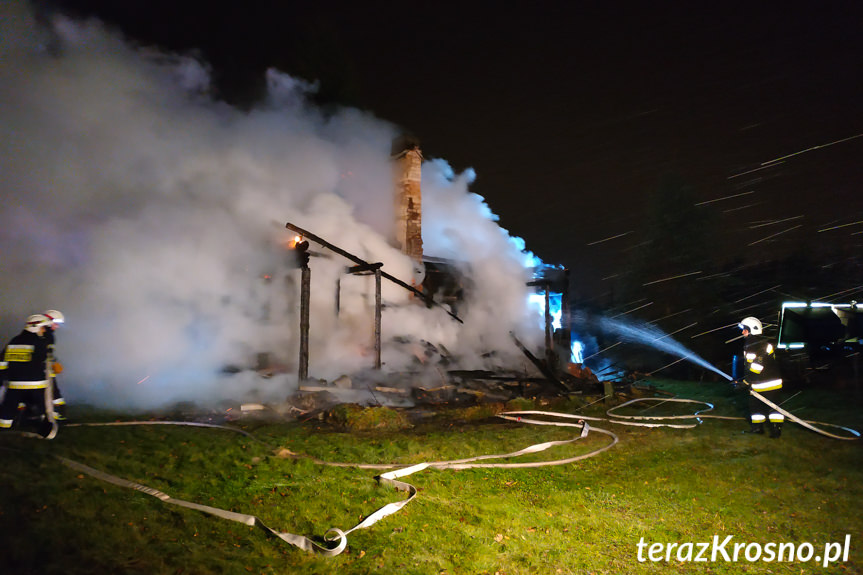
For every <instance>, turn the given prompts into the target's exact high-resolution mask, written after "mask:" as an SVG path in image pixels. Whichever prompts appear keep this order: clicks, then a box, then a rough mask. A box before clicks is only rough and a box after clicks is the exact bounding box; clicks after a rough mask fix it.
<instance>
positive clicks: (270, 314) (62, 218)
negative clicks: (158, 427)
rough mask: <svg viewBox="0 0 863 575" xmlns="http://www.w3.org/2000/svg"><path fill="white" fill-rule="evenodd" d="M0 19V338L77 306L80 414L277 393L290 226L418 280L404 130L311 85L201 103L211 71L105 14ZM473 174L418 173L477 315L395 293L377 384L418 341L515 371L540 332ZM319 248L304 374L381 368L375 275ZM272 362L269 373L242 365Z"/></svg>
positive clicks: (290, 342) (285, 369)
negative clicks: (126, 34)
mask: <svg viewBox="0 0 863 575" xmlns="http://www.w3.org/2000/svg"><path fill="white" fill-rule="evenodd" d="M0 16H2V18H0V22H2V23H0V26H2V30H0V61H2V63H3V64H2V66H0V172H2V174H3V178H2V183H0V189H2V194H3V200H4V209H3V211H2V214H0V254H2V255H0V278H2V279H0V282H2V283H0V328H2V333H3V334H5V338H6V339H7V340H8V338H9V337H11V336H12V335H14V334H15V333H17V332H18V331H19V330H20V329H21V327H22V326H23V322H24V319H25V318H26V317H27V315H29V314H31V313H40V312H42V311H44V310H45V309H49V308H53V309H59V310H61V311H63V312H64V313H65V314H66V318H67V322H66V324H65V325H64V326H62V327H61V328H60V329H59V330H58V332H57V347H58V356H59V358H60V359H61V360H62V361H63V363H64V365H65V367H66V372H65V373H64V375H63V376H62V378H61V384H62V387H63V391H64V393H65V395H66V397H67V398H68V399H69V400H70V401H71V402H75V401H79V402H89V403H93V404H96V405H106V406H123V407H134V408H148V407H154V406H158V405H162V404H167V403H170V402H175V401H180V400H183V401H196V402H208V403H210V402H218V401H224V400H229V399H248V398H252V397H253V398H256V399H260V400H267V399H283V398H285V397H286V396H287V395H288V394H289V393H290V391H291V390H293V389H295V387H296V383H297V382H296V363H297V359H296V358H297V353H298V352H297V350H298V310H299V271H298V270H296V269H295V268H294V267H292V265H291V261H290V260H291V258H290V256H289V254H288V252H287V251H286V249H285V245H286V243H287V242H288V240H289V238H290V237H291V236H292V235H293V234H292V233H290V232H288V231H287V230H286V229H285V225H284V224H285V223H286V222H291V223H294V224H296V225H298V226H300V227H302V228H304V229H307V230H310V231H311V232H313V233H315V234H316V235H318V236H320V237H322V238H324V239H326V240H327V241H329V242H331V243H333V244H335V245H337V246H340V247H342V248H343V249H345V250H347V251H349V252H351V253H354V254H356V255H357V256H359V257H361V258H363V259H365V260H367V261H371V262H378V261H379V262H383V263H384V268H383V269H384V270H385V271H387V272H388V273H390V274H392V275H394V276H396V277H398V278H401V279H403V280H406V281H411V280H412V279H413V280H416V279H418V277H417V276H416V273H415V270H414V267H415V266H414V264H413V262H412V261H411V260H410V259H409V258H408V257H407V256H405V255H403V254H401V253H400V252H399V251H398V250H397V249H396V248H394V247H392V245H391V243H390V238H391V236H392V228H393V223H392V222H393V218H394V216H393V212H392V210H393V204H394V202H393V184H392V169H393V167H392V164H391V161H390V158H389V153H390V145H391V142H392V139H393V137H394V136H396V135H397V130H396V128H395V127H394V126H393V125H391V124H389V123H388V122H386V121H384V120H381V119H378V118H376V117H374V116H372V115H371V114H369V113H367V112H364V111H360V110H356V109H349V108H344V109H341V110H338V111H336V112H332V111H328V112H327V113H324V112H323V111H321V110H319V109H316V108H315V107H314V106H313V105H311V104H310V103H309V101H308V98H307V95H308V91H309V90H310V89H313V87H312V86H311V85H309V84H308V83H306V82H303V81H301V80H298V79H294V78H291V77H289V76H287V75H285V74H282V73H280V72H278V71H276V70H271V71H269V72H268V76H267V80H268V85H269V98H268V100H267V101H266V102H264V103H263V104H262V105H260V106H258V107H257V108H255V109H253V110H251V111H242V112H241V111H238V110H236V109H233V108H231V107H229V106H228V105H226V104H224V103H221V102H218V101H215V100H213V99H212V98H211V97H210V96H209V95H208V87H209V86H208V84H209V79H208V78H209V75H208V71H207V65H206V63H204V62H198V61H195V60H193V59H190V58H186V57H181V56H177V55H172V54H163V53H156V52H154V51H152V50H142V49H139V48H135V47H133V46H131V45H130V44H128V43H127V42H125V41H124V39H123V38H122V37H121V36H120V35H119V34H117V33H116V32H114V31H112V30H110V29H107V28H106V27H105V26H103V25H102V24H100V23H99V22H97V21H88V22H83V23H82V22H73V21H70V20H66V19H62V18H59V17H58V18H55V19H54V20H53V21H52V22H50V24H49V25H46V26H42V25H39V24H37V22H36V20H35V19H34V18H33V16H32V14H31V13H30V11H29V9H28V7H27V5H26V4H24V3H23V2H20V1H18V0H15V1H12V2H5V3H3V5H2V7H0ZM471 180H472V174H471V173H469V172H468V173H465V174H459V175H455V174H453V173H452V170H450V168H449V166H448V165H447V164H446V162H444V161H443V160H433V161H428V162H426V163H425V164H424V166H423V182H422V185H423V202H424V204H423V212H424V216H425V217H424V243H425V247H426V252H427V253H429V254H431V255H435V256H439V257H446V258H452V259H454V260H456V261H457V262H458V265H459V266H460V268H461V269H462V270H463V272H464V273H466V274H468V275H469V277H470V281H471V284H472V286H473V289H472V290H471V292H470V294H469V302H468V305H467V306H466V307H465V310H466V311H464V317H463V319H464V321H465V323H464V325H461V324H459V323H458V322H456V321H454V320H453V319H452V318H450V317H449V316H448V315H447V314H446V313H445V312H444V311H443V310H441V309H439V308H426V307H424V306H421V305H417V303H416V302H415V301H412V299H411V298H410V297H409V294H408V292H407V291H406V290H404V289H402V288H400V287H398V286H396V285H394V284H392V283H389V282H386V281H385V282H384V285H383V300H384V302H385V305H386V308H385V311H384V315H383V334H384V341H385V343H384V345H385V347H384V362H385V365H384V371H385V372H388V373H392V372H398V371H401V370H407V369H409V368H413V367H415V366H416V364H417V352H416V347H417V345H421V342H430V343H431V344H433V345H435V346H436V347H439V346H443V348H445V349H447V350H449V351H450V352H451V356H452V359H453V360H456V361H458V365H459V366H462V367H470V368H479V367H486V368H488V367H493V365H491V364H490V363H489V362H490V361H493V362H496V364H495V365H505V364H507V363H513V362H517V364H518V365H522V364H523V361H522V360H521V359H518V356H519V352H518V350H516V349H515V348H514V347H513V345H512V342H511V341H510V339H509V336H508V334H509V332H510V331H515V332H516V333H518V334H519V337H521V338H523V339H524V340H525V341H526V342H527V343H532V344H538V343H539V342H540V341H541V335H542V331H541V325H540V318H539V317H538V316H537V314H536V313H535V312H533V311H531V310H530V309H529V308H528V306H527V301H526V299H527V298H526V296H527V288H526V287H525V285H524V284H525V282H526V281H529V280H530V279H531V271H530V269H529V267H528V265H527V263H526V260H525V254H524V253H523V251H522V249H521V248H522V247H523V246H521V245H519V241H518V239H517V238H511V237H510V236H509V235H508V233H507V232H506V231H505V230H503V229H502V228H500V227H499V226H498V225H497V223H495V218H494V215H493V214H492V212H491V210H490V209H489V207H488V206H487V205H486V204H485V202H484V201H483V199H482V198H480V197H478V196H476V195H475V194H472V193H470V192H469V185H470V182H471ZM311 249H312V251H314V252H317V254H319V255H316V256H315V257H314V258H313V259H312V263H311V268H312V312H311V317H312V320H311V335H310V337H311V342H310V343H311V353H310V365H309V373H310V375H311V376H313V377H317V378H321V379H327V380H332V379H334V378H336V377H338V376H340V375H342V374H351V373H357V372H360V371H363V370H367V369H368V368H369V367H370V366H371V364H372V360H373V358H372V337H373V319H374V283H373V279H371V278H369V277H367V276H346V275H345V274H344V268H345V266H347V265H351V264H352V262H348V261H347V260H345V259H344V258H341V257H340V256H337V255H335V254H333V253H331V252H327V250H324V249H322V248H320V247H319V246H316V245H314V244H313V245H312V248H311ZM338 280H341V281H340V286H341V289H340V300H339V301H340V306H339V312H338V313H336V311H335V304H334V299H335V293H336V287H335V286H336V284H337V282H338ZM460 313H462V312H461V311H460ZM399 342H401V343H399ZM489 351H495V352H496V353H495V354H493V355H492V357H493V359H489V357H488V354H487V352H489ZM262 353H266V354H269V357H270V362H271V363H272V364H273V365H275V366H276V367H278V368H280V369H277V370H276V371H277V372H279V373H278V374H277V375H276V376H274V377H272V378H269V379H263V378H261V377H260V376H259V375H258V374H257V373H256V372H255V371H254V370H253V369H248V368H253V367H254V366H255V365H256V362H258V361H259V359H258V358H259V357H260V356H259V354H262ZM428 361H429V362H431V363H433V362H434V361H435V360H434V358H430V359H428ZM226 368H235V369H226Z"/></svg>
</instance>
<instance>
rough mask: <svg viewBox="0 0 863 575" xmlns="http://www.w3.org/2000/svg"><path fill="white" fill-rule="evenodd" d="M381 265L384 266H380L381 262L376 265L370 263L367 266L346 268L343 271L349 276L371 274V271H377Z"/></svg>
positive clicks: (360, 265)
mask: <svg viewBox="0 0 863 575" xmlns="http://www.w3.org/2000/svg"><path fill="white" fill-rule="evenodd" d="M382 265H384V264H382V263H381V262H377V263H373V264H371V263H369V264H358V265H355V266H351V267H349V268H347V269H346V270H345V271H346V272H348V273H349V274H361V273H365V272H373V271H376V270H379V269H380V268H381V266H382Z"/></svg>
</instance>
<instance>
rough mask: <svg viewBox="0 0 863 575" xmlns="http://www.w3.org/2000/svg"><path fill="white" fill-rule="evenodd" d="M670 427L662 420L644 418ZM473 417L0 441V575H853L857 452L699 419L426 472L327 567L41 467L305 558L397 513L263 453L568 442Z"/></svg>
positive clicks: (712, 390) (799, 401) (827, 415)
mask: <svg viewBox="0 0 863 575" xmlns="http://www.w3.org/2000/svg"><path fill="white" fill-rule="evenodd" d="M654 383H655V384H656V385H657V387H659V388H661V389H664V390H666V391H670V392H671V393H674V394H675V395H677V396H678V397H687V398H692V399H701V400H706V401H710V402H713V403H715V404H716V406H717V409H716V410H715V413H718V414H726V415H741V414H742V406H743V397H741V396H739V395H734V394H732V393H731V392H730V391H729V390H728V386H727V385H726V384H704V383H701V384H699V383H688V382H673V381H655V382H654ZM788 395H789V396H790V395H791V394H790V393H789V394H788ZM582 402H584V400H582ZM861 404H863V401H861V394H860V393H859V392H856V393H855V392H849V391H847V390H846V391H845V392H843V393H842V394H839V393H838V392H830V391H824V390H815V389H810V390H807V391H805V392H804V393H802V394H801V395H799V396H797V397H796V398H794V399H792V400H791V401H790V402H789V403H788V407H789V408H790V409H791V410H792V411H794V412H795V413H797V414H798V415H800V416H801V417H804V418H805V419H816V420H820V421H831V422H835V423H841V424H844V425H848V426H850V427H854V428H856V429H860V428H861V427H863V416H861V411H860V407H861ZM576 406H577V403H575V402H569V403H566V402H564V403H563V404H554V405H548V406H546V407H545V409H549V410H554V411H571V410H573V409H574V408H575V407H576ZM519 407H526V406H519ZM645 407H646V406H645ZM604 409H605V408H604V407H601V405H600V404H595V405H593V406H590V407H589V408H587V409H583V410H582V411H581V412H580V413H584V414H586V415H596V416H601V415H602V414H603V413H604ZM642 409H644V408H643V407H641V406H634V407H632V408H629V411H628V412H630V413H638V412H639V411H641V410H642ZM686 409H687V408H686V407H685V406H680V405H677V404H663V405H660V406H651V407H650V409H649V410H648V411H646V412H645V413H647V414H653V415H657V414H674V413H682V412H685V411H686ZM71 415H72V416H73V417H75V416H76V415H77V416H78V417H79V418H80V417H82V416H85V417H86V418H87V420H88V421H96V420H101V421H104V420H107V419H111V418H112V417H115V416H116V414H105V413H90V412H87V413H85V412H83V410H81V411H79V412H78V413H77V414H76V412H75V411H74V409H73V410H72V413H71ZM475 415H476V414H475V413H472V412H471V413H468V412H466V411H465V410H453V411H450V412H447V413H442V414H440V415H438V416H436V417H434V418H430V419H429V420H426V421H423V422H421V423H416V424H415V425H414V426H413V427H412V428H410V429H405V430H401V431H386V430H382V429H374V430H371V431H354V432H346V431H343V430H342V429H343V428H337V427H335V426H331V425H330V424H329V423H323V422H320V421H315V422H309V423H303V424H301V423H271V422H270V423H265V422H260V421H259V422H250V423H247V424H245V423H244V424H242V425H241V426H242V427H243V428H244V429H245V430H247V431H249V432H251V433H252V434H254V436H255V437H256V438H258V439H259V440H260V441H257V440H255V439H252V438H249V437H246V436H243V435H240V434H236V433H232V432H229V431H224V430H217V429H202V428H195V427H174V426H161V425H160V426H135V427H71V428H65V429H61V433H60V435H59V436H58V438H57V439H55V440H54V441H51V442H47V441H39V440H33V439H28V438H24V437H22V436H19V435H17V434H11V433H6V434H3V435H0V541H2V548H0V573H14V574H27V573H34V574H35V573H39V574H52V573H63V574H68V575H74V574H77V573H82V574H84V573H86V574H90V573H130V574H138V573H140V574H151V573H194V574H199V573H200V574H209V573H213V574H215V573H228V574H231V573H418V574H426V573H448V574H456V573H466V574H467V573H470V574H473V573H488V574H494V573H500V574H508V575H513V574H528V573H531V574H532V573H615V574H616V573H666V572H667V573H788V574H791V573H794V574H799V573H860V572H863V551H861V549H862V548H863V547H861V540H860V537H861V535H863V518H861V513H860V512H859V509H860V504H859V501H861V500H863V465H861V463H863V457H861V455H863V442H859V441H854V442H852V441H837V440H832V439H828V438H825V437H822V436H819V435H817V434H814V433H812V432H810V431H807V430H805V429H803V428H800V427H798V426H796V425H793V424H786V426H785V429H784V433H783V437H782V438H781V439H779V440H771V439H769V438H767V437H764V436H751V435H745V434H741V433H740V432H741V430H743V429H745V428H746V427H747V425H746V423H745V422H744V421H720V420H705V422H704V424H703V425H701V426H699V427H697V428H695V429H688V430H678V429H647V428H637V427H625V426H621V425H614V424H609V423H600V422H596V423H592V425H594V426H597V427H603V428H605V429H609V430H612V431H614V432H615V433H617V434H618V436H619V437H620V443H619V444H618V445H617V446H615V447H614V448H613V449H611V450H609V451H607V452H605V453H602V454H600V455H599V456H597V457H595V458H592V459H587V460H584V461H580V462H577V463H575V464H570V465H563V466H552V467H541V468H534V469H471V470H462V471H454V470H441V471H438V470H426V471H423V472H420V473H417V474H415V475H411V476H409V477H407V478H405V481H407V482H409V483H411V484H413V485H415V486H416V487H417V488H418V489H419V494H418V496H417V498H416V499H415V500H414V501H413V502H411V503H410V504H409V505H407V506H406V507H404V508H403V509H402V510H401V511H399V512H398V513H396V514H394V515H391V516H389V517H386V518H384V519H383V520H381V521H380V522H378V523H376V524H375V525H373V526H372V527H371V528H369V529H362V530H358V531H355V532H353V533H351V534H350V535H349V536H348V549H347V551H346V552H345V553H343V554H342V555H339V556H337V557H333V558H323V557H319V556H315V555H311V554H308V553H306V552H304V551H301V550H299V549H296V548H294V547H292V546H290V545H287V544H286V543H284V542H282V541H280V540H278V539H276V538H274V537H271V536H269V535H268V534H267V533H266V532H265V531H263V530H261V529H258V528H256V527H249V526H246V525H243V524H240V523H236V522H231V521H227V520H224V519H219V518H216V517H212V516H209V515H206V514H203V513H201V512H197V511H193V510H189V509H184V508H180V507H177V506H173V505H168V504H165V503H162V502H161V501H159V500H158V499H156V498H154V497H151V496H149V495H146V494H143V493H140V492H137V491H134V490H130V489H124V488H121V487H117V486H114V485H111V484H108V483H104V482H101V481H98V480H96V479H94V478H92V477H90V476H88V475H85V474H82V473H80V472H78V471H75V470H72V469H70V468H68V467H66V466H64V465H63V464H62V463H60V462H59V461H58V460H57V459H56V458H55V457H53V456H54V455H59V456H63V457H67V458H70V459H73V460H76V461H79V462H81V463H84V464H86V465H89V466H91V467H95V468H97V469H100V470H103V471H106V472H108V473H112V474H114V475H117V476H119V477H122V478H125V479H128V480H131V481H135V482H138V483H141V484H144V485H147V486H149V487H153V488H155V489H159V490H161V491H163V492H165V493H167V494H168V495H170V496H172V497H176V498H180V499H185V500H188V501H193V502H196V503H201V504H205V505H210V506H214V507H220V508H223V509H229V510H232V511H237V512H241V513H247V514H252V515H256V516H258V517H259V518H261V519H262V520H263V521H264V523H266V524H267V525H269V526H270V527H273V528H274V529H276V530H279V531H287V532H290V533H295V534H301V535H307V536H310V537H312V538H313V539H316V540H318V541H321V539H322V536H323V534H324V533H325V531H326V530H327V529H328V528H330V527H339V528H342V529H347V528H350V527H352V526H353V525H355V524H356V523H357V522H359V521H360V520H361V519H362V518H363V517H365V516H366V515H368V514H370V513H372V512H373V511H375V510H376V509H378V508H379V507H381V506H382V505H384V504H386V503H389V502H394V501H398V500H401V499H403V498H404V497H405V494H404V493H400V492H396V491H395V490H393V489H392V488H391V487H386V486H383V485H379V484H378V483H377V482H376V481H375V479H374V476H375V475H376V473H379V472H376V471H372V470H362V469H354V468H339V467H327V466H322V465H318V464H315V463H313V462H312V461H310V460H308V459H293V458H284V457H279V456H278V455H277V452H278V450H279V449H281V448H287V449H289V450H291V451H292V452H295V453H300V454H305V455H309V456H312V457H316V458H320V459H323V460H327V461H351V462H364V463H388V462H395V463H399V464H404V465H408V464H411V463H417V462H422V461H440V460H447V459H456V458H463V457H469V456H472V455H482V454H489V453H505V452H509V451H514V450H516V449H519V448H522V447H525V446H527V445H531V444H534V443H539V442H544V441H549V440H552V439H566V438H568V437H571V436H573V435H576V434H577V433H578V430H573V429H566V428H553V427H545V426H528V425H521V424H517V423H508V422H504V421H502V420H499V419H485V420H477V419H475V418H472V416H475ZM468 416H471V417H468ZM126 418H127V419H130V417H128V416H127V417H126ZM607 442H608V438H607V437H605V436H603V435H600V434H591V435H590V436H589V437H587V438H585V439H584V440H581V441H578V442H576V443H574V444H572V445H568V446H563V447H559V448H554V449H552V450H550V451H547V452H543V453H539V454H534V455H531V456H529V457H525V458H523V459H519V460H518V461H541V460H547V459H559V458H564V457H571V456H573V455H577V454H580V453H586V452H588V451H591V450H593V449H595V448H597V447H600V446H602V445H605V444H606V443H607ZM846 534H850V535H851V552H850V558H849V560H848V561H847V562H844V563H839V562H837V563H834V564H833V565H831V566H830V567H828V568H824V567H822V566H821V565H820V564H816V563H815V562H814V561H811V562H809V563H804V562H799V561H795V562H785V563H776V562H773V563H764V562H756V563H748V562H745V561H742V562H738V563H726V562H723V561H718V562H707V563H694V562H688V563H687V562H683V563H680V562H677V561H674V560H672V561H671V562H665V561H661V562H643V563H639V562H638V560H637V548H636V545H637V544H638V542H639V540H640V539H641V538H642V537H643V538H644V540H645V541H647V542H649V543H653V542H676V543H685V542H694V543H698V542H706V541H711V540H712V538H713V536H714V535H717V536H719V537H720V539H723V538H724V537H726V536H727V535H732V536H733V537H734V541H735V542H747V543H748V542H758V543H762V544H764V543H767V542H777V543H781V542H791V543H796V544H800V543H803V542H811V543H813V544H814V545H815V546H816V551H820V550H822V549H823V544H824V543H829V542H843V541H844V538H845V535H846Z"/></svg>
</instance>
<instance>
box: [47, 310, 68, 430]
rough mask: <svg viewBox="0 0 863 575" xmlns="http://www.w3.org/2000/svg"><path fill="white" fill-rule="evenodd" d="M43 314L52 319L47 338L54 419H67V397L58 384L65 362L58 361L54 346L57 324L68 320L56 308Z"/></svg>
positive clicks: (51, 405)
mask: <svg viewBox="0 0 863 575" xmlns="http://www.w3.org/2000/svg"><path fill="white" fill-rule="evenodd" d="M43 315H45V317H47V318H48V319H49V320H51V321H50V323H49V324H48V327H47V328H46V329H45V340H46V341H47V342H48V360H47V361H48V363H47V365H48V380H49V381H50V382H51V386H50V387H51V395H50V399H51V403H50V407H51V409H52V410H53V412H54V420H55V421H59V422H65V421H66V399H65V398H64V397H63V393H62V392H61V391H60V386H58V385H57V376H58V375H60V374H61V373H63V364H61V363H60V362H59V361H57V356H56V355H55V348H54V341H55V340H54V330H56V329H57V326H58V325H59V324H61V323H63V322H65V321H66V318H65V317H64V316H63V313H62V312H59V311H57V310H56V309H49V310H48V311H46V312H45V313H44V314H43Z"/></svg>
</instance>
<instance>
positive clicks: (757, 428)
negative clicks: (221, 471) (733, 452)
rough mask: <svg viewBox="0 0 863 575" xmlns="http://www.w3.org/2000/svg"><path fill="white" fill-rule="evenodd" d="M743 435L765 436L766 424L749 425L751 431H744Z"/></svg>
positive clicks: (761, 422)
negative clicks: (755, 434)
mask: <svg viewBox="0 0 863 575" xmlns="http://www.w3.org/2000/svg"><path fill="white" fill-rule="evenodd" d="M743 433H757V434H759V435H763V434H764V422H763V421H760V422H758V423H755V422H753V423H750V424H749V431H744V432H743Z"/></svg>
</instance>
